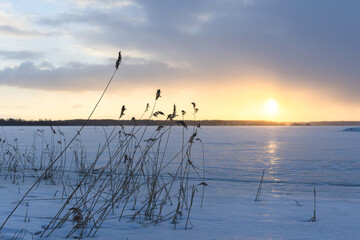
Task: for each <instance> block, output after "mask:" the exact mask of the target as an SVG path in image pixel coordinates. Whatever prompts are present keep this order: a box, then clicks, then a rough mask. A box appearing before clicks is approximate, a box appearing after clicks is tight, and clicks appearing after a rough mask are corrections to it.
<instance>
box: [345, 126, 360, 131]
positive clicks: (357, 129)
mask: <svg viewBox="0 0 360 240" xmlns="http://www.w3.org/2000/svg"><path fill="white" fill-rule="evenodd" d="M343 132H360V127H352V128H346V129H344V130H343Z"/></svg>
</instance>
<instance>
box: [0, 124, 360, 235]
mask: <svg viewBox="0 0 360 240" xmlns="http://www.w3.org/2000/svg"><path fill="white" fill-rule="evenodd" d="M36 129H37V128H34V127H5V128H3V130H4V131H3V133H0V137H1V138H3V137H4V134H6V135H7V139H9V140H10V139H15V138H18V140H17V142H18V144H19V147H20V148H22V149H24V151H25V149H27V148H29V147H30V145H31V144H32V141H33V133H34V132H35V131H36ZM43 129H44V130H45V131H44V132H45V133H48V134H49V136H50V129H48V128H43ZM61 130H62V131H63V132H64V133H65V135H66V136H67V137H68V138H71V136H72V135H73V134H74V133H75V131H76V128H74V127H62V128H61ZM341 130H342V128H339V127H204V128H202V129H201V131H200V134H199V137H200V138H201V139H202V140H203V142H204V145H205V157H206V165H207V172H206V176H207V178H206V182H207V183H208V185H209V186H208V187H207V188H206V191H205V199H204V205H203V207H202V208H200V206H199V205H200V204H199V198H197V199H196V202H195V206H194V208H193V210H192V212H191V219H192V220H191V221H192V223H193V225H194V227H193V228H192V229H191V230H183V228H182V229H181V228H178V229H177V230H173V225H172V224H171V222H169V221H168V222H163V223H160V224H158V225H156V226H149V227H146V228H145V227H143V226H141V225H140V224H138V223H137V222H130V223H127V222H120V223H119V222H118V221H117V219H109V220H107V221H106V223H105V224H104V225H103V226H102V227H101V229H99V232H98V233H97V235H96V237H95V238H94V239H124V240H125V239H129V240H132V239H182V240H183V239H359V236H360V229H359V227H358V226H359V223H360V218H359V206H360V191H359V187H360V147H359V144H360V135H358V134H355V135H354V134H349V133H347V132H342V131H341ZM175 131H176V133H175V134H178V135H180V134H181V128H180V127H179V128H177V129H176V130H175ZM102 138H103V129H102V128H99V127H97V128H95V127H88V128H86V130H85V131H84V132H83V133H82V144H83V145H84V146H86V151H87V156H88V159H91V156H92V155H94V154H96V149H97V146H98V144H99V142H101V141H102V140H103V139H102ZM170 143H172V141H170ZM170 151H171V146H170ZM195 151H197V152H195V154H194V155H195V157H200V155H201V154H202V153H201V151H200V148H199V149H197V150H195ZM263 169H265V176H264V183H263V186H262V191H261V196H260V201H258V202H255V201H254V198H255V195H256V192H257V187H258V185H259V180H260V178H261V174H262V170H263ZM4 174H5V173H1V181H0V194H1V198H0V220H1V222H3V221H4V219H5V217H6V216H7V215H8V214H9V212H10V211H11V210H12V208H13V207H14V206H15V203H16V202H17V201H18V200H19V199H20V198H21V196H22V195H23V194H24V192H25V191H26V190H27V189H28V188H29V186H30V185H31V184H32V183H33V181H34V180H33V179H31V178H25V183H23V182H22V180H21V179H19V180H18V181H17V182H18V183H15V184H12V181H11V180H9V178H7V179H6V180H4ZM194 181H197V179H194ZM314 186H315V187H316V190H317V222H307V220H308V219H310V218H311V217H312V215H313V212H312V211H313V187H314ZM58 190H59V189H58V187H57V186H56V185H51V184H49V183H47V182H45V181H43V182H42V183H41V184H40V185H39V186H38V187H37V188H36V189H35V190H34V191H33V192H31V193H30V195H29V196H28V197H27V198H26V201H25V202H24V204H22V205H21V206H20V207H19V209H18V210H17V211H16V212H15V214H14V215H13V217H12V218H11V219H10V221H9V222H8V223H7V225H6V226H5V228H4V229H3V230H2V231H1V233H0V238H3V239H11V238H12V237H13V236H14V234H15V233H16V232H19V231H20V230H21V229H26V230H27V231H29V232H31V233H33V234H35V233H38V232H40V231H42V230H43V226H46V225H47V224H48V223H49V221H50V219H49V218H51V217H52V216H54V215H55V214H56V212H57V211H58V210H59V208H60V207H61V205H62V202H61V200H59V199H57V197H59V195H57V194H58V193H57V194H56V191H58ZM60 190H61V189H60ZM54 195H55V196H56V197H54ZM26 211H28V212H27V214H26ZM26 215H27V218H25V216H26ZM31 237H32V236H31V234H30V233H27V234H25V237H24V239H31ZM38 237H39V235H34V238H35V239H37V238H38ZM63 237H64V236H63V235H62V233H61V232H57V233H56V235H54V236H52V237H51V239H62V238H63Z"/></svg>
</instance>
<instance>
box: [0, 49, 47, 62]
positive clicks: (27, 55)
mask: <svg viewBox="0 0 360 240" xmlns="http://www.w3.org/2000/svg"><path fill="white" fill-rule="evenodd" d="M43 56H44V54H43V53H40V52H32V51H5V50H0V58H4V59H19V60H22V59H30V60H31V59H32V60H34V59H38V58H41V57H43Z"/></svg>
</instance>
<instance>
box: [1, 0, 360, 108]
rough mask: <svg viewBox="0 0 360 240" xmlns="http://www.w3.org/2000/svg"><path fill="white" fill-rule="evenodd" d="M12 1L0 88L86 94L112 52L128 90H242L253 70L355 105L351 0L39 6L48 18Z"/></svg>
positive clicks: (359, 37)
mask: <svg viewBox="0 0 360 240" xmlns="http://www.w3.org/2000/svg"><path fill="white" fill-rule="evenodd" d="M21 4H22V3H21V1H19V2H16V1H15V2H14V3H12V4H10V3H9V4H7V5H3V7H2V10H1V12H0V13H1V14H0V18H2V19H5V20H6V19H7V21H3V22H4V24H3V25H2V26H0V36H1V38H0V43H1V45H0V47H1V49H0V58H1V59H2V61H6V60H9V61H10V60H11V64H5V63H3V65H2V69H1V70H0V84H1V85H10V86H18V87H24V88H35V89H37V88H41V89H56V90H70V91H75V90H79V89H83V90H87V89H88V90H95V89H98V88H100V87H102V86H103V85H104V83H103V82H102V81H101V80H104V79H105V80H106V77H107V76H109V74H111V71H112V70H113V67H114V62H113V61H114V60H115V57H116V55H117V53H116V51H117V50H120V49H121V50H122V51H123V54H124V56H125V58H124V63H123V66H122V69H121V71H122V79H123V81H124V82H125V83H127V84H128V86H136V85H150V86H153V85H155V86H154V88H157V87H158V86H159V85H162V84H168V85H169V84H172V85H174V86H176V84H177V83H178V82H182V83H183V84H184V83H186V82H189V83H194V81H196V82H197V83H198V84H202V83H208V82H211V83H214V82H219V81H229V82H231V81H233V82H238V83H242V82H246V81H248V80H247V79H246V78H245V77H241V76H244V75H246V74H245V73H246V72H247V71H248V70H249V69H255V70H257V69H258V70H261V71H262V72H265V73H269V74H273V75H274V76H276V78H275V80H273V81H275V84H278V85H282V86H288V87H298V86H301V87H307V88H313V89H318V91H319V92H321V93H325V94H326V93H329V94H334V93H335V94H336V96H338V97H342V98H346V99H349V100H352V101H353V100H356V101H360V95H359V94H358V89H360V81H359V79H360V68H359V67H358V66H357V65H358V62H359V60H360V59H359V58H360V46H359V44H358V43H359V41H360V32H359V31H358V27H359V23H360V14H358V9H359V7H360V2H359V1H356V0H354V1H340V0H337V1H335V0H319V1H313V0H302V1H288V0H276V1H268V0H244V1H234V0H206V1H205V0H203V1H199V0H184V1H175V0H169V1H161V0H152V1H148V0H143V1H141V0H138V1H111V0H108V1H95V0H92V1H69V2H66V4H65V3H62V4H59V5H56V3H52V2H51V1H50V2H49V1H44V5H43V6H44V7H43V8H46V7H48V8H49V10H48V11H46V10H44V9H40V8H36V6H35V7H34V8H32V9H30V10H24V9H25V8H24V6H22V5H21ZM17 16H21V18H20V20H17V21H11V19H12V18H14V19H15V18H17ZM0 20H1V19H0ZM55 32H56V34H53V33H55ZM12 40H13V41H14V42H12ZM24 41H26V43H27V44H23V45H21V44H12V43H16V42H24ZM209 76H210V77H209Z"/></svg>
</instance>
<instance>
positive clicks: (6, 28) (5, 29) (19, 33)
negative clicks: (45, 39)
mask: <svg viewBox="0 0 360 240" xmlns="http://www.w3.org/2000/svg"><path fill="white" fill-rule="evenodd" d="M0 33H2V34H4V35H9V36H12V37H39V36H57V35H59V33H55V32H47V33H43V32H38V31H26V30H21V29H19V28H17V27H14V26H10V25H2V26H0Z"/></svg>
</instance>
